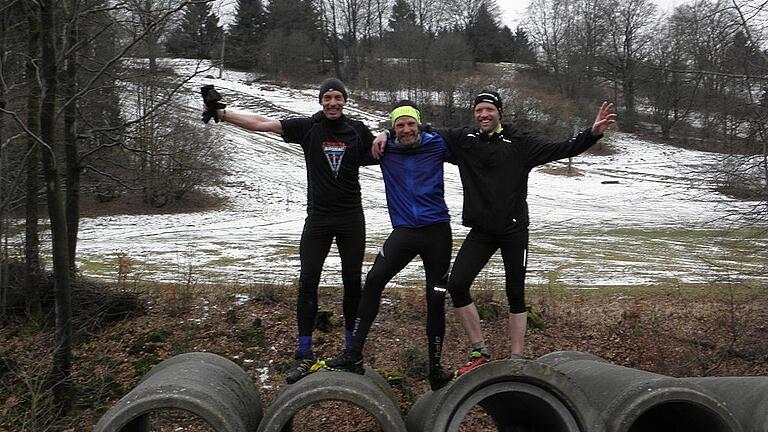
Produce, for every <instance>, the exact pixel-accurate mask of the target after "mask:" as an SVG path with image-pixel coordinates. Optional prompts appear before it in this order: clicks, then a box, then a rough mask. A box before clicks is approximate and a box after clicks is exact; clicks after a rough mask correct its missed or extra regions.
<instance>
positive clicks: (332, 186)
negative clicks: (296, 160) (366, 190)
mask: <svg viewBox="0 0 768 432" xmlns="http://www.w3.org/2000/svg"><path fill="white" fill-rule="evenodd" d="M280 124H281V125H282V127H283V140H285V142H289V143H297V144H301V148H302V149H303V150H304V160H305V161H306V164H307V214H308V215H310V216H311V215H338V214H340V213H355V212H361V211H362V204H361V199H360V177H359V168H360V166H361V165H373V164H375V163H377V161H376V160H375V159H373V157H372V156H371V143H372V142H373V134H372V133H371V131H370V129H368V127H367V126H365V125H364V124H363V123H362V122H359V121H357V120H352V119H349V118H347V117H345V116H342V117H340V118H339V119H336V120H329V119H328V118H326V117H325V115H324V114H323V112H322V111H319V112H317V113H316V114H315V115H313V116H312V117H302V118H292V119H287V120H281V121H280Z"/></svg>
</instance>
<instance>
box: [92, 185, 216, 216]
mask: <svg viewBox="0 0 768 432" xmlns="http://www.w3.org/2000/svg"><path fill="white" fill-rule="evenodd" d="M226 202H227V199H226V198H224V197H220V196H217V195H213V194H209V193H205V192H200V191H192V192H189V193H187V194H185V195H184V196H183V197H182V198H181V199H179V200H171V201H168V203H167V204H165V205H164V206H162V207H154V206H151V205H148V204H147V203H145V202H144V200H143V199H142V197H141V195H140V194H123V195H120V196H118V197H115V198H114V199H112V200H110V201H106V202H102V201H99V200H98V199H96V197H91V196H89V197H86V198H83V200H82V202H81V204H80V216H81V217H99V216H114V215H153V214H175V213H189V212H199V211H208V210H216V209H220V208H222V207H223V206H224V205H225V204H226Z"/></svg>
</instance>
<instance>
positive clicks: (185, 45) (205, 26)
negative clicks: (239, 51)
mask: <svg viewBox="0 0 768 432" xmlns="http://www.w3.org/2000/svg"><path fill="white" fill-rule="evenodd" d="M222 34H223V30H222V28H221V26H219V18H218V17H217V16H216V15H215V14H214V13H212V12H211V4H210V3H190V4H188V5H187V8H186V10H185V11H184V16H183V17H182V20H181V27H180V28H179V31H178V32H176V33H173V35H172V36H171V37H170V38H169V39H168V44H167V45H166V49H167V50H168V54H170V55H172V56H179V57H191V58H198V59H207V58H211V54H212V50H213V48H214V47H215V46H217V45H218V44H219V43H220V41H221V36H222Z"/></svg>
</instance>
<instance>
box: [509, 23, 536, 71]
mask: <svg viewBox="0 0 768 432" xmlns="http://www.w3.org/2000/svg"><path fill="white" fill-rule="evenodd" d="M504 28H505V29H507V30H509V29H508V28H507V27H506V26H505V27H504ZM509 61H511V62H515V63H527V64H535V63H536V52H535V51H534V50H533V44H532V43H531V41H530V40H529V39H528V33H526V32H525V30H523V28H522V27H520V26H518V27H517V29H516V30H515V34H514V35H513V36H512V43H511V44H510V50H509Z"/></svg>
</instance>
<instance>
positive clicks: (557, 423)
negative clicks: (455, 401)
mask: <svg viewBox="0 0 768 432" xmlns="http://www.w3.org/2000/svg"><path fill="white" fill-rule="evenodd" d="M476 405H478V406H480V407H482V409H483V411H485V413H486V414H487V415H488V416H489V417H491V418H492V419H493V423H495V425H496V430H498V431H515V432H534V431H548V432H580V430H581V429H580V428H579V425H578V423H577V421H576V419H575V418H574V416H573V414H571V411H570V410H569V409H568V408H567V407H566V406H565V405H564V404H563V403H562V402H561V401H560V400H559V399H558V398H557V397H555V396H554V395H553V394H551V393H549V392H548V391H546V390H544V389H542V388H540V387H536V386H533V385H530V384H526V383H519V382H509V383H497V384H493V385H490V386H487V387H484V388H482V389H480V390H479V391H477V392H475V393H473V394H472V395H470V396H469V397H468V398H467V399H466V400H465V401H464V402H463V403H462V404H461V405H460V406H459V408H458V409H457V411H456V413H455V415H454V417H453V421H452V422H451V427H449V428H448V430H456V429H458V428H459V427H460V426H464V427H465V430H467V429H466V425H465V422H464V419H465V418H467V420H468V421H467V423H469V422H471V421H474V420H473V418H476V417H477V416H467V413H469V412H470V411H471V410H472V409H473V407H474V406H476ZM454 428H456V429H454Z"/></svg>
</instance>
